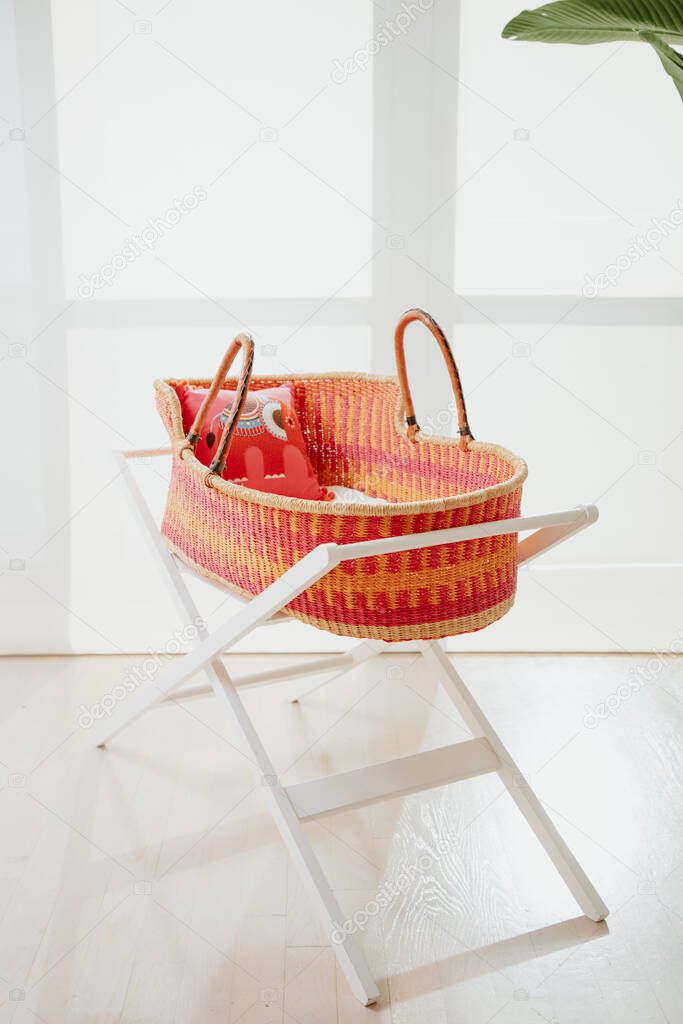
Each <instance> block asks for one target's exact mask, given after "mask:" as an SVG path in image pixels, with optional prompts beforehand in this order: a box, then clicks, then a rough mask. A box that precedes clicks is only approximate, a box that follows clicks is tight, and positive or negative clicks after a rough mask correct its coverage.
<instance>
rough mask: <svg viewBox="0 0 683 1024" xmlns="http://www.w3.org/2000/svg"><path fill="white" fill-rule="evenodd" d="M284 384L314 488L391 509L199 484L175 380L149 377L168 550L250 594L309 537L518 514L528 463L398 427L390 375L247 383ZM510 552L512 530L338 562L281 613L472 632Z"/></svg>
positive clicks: (386, 630)
mask: <svg viewBox="0 0 683 1024" xmlns="http://www.w3.org/2000/svg"><path fill="white" fill-rule="evenodd" d="M423 316H426V314H423ZM284 382H286V383H287V384H288V385H289V386H290V387H291V389H292V392H293V395H294V403H295V408H296V413H297V416H298V418H299V422H300V425H301V429H302V431H303V434H304V438H305V440H306V444H307V448H308V453H309V456H310V459H311V462H312V464H313V468H314V469H315V471H316V473H317V475H318V478H319V480H320V483H321V484H322V485H323V486H332V485H335V484H337V485H343V486H346V487H350V488H354V489H356V490H360V491H363V492H365V493H366V494H368V495H370V496H372V497H376V498H380V499H383V501H385V502H387V504H382V505H370V504H344V503H341V502H338V501H334V502H315V501H305V500H302V499H299V498H286V497H280V496H277V495H272V494H265V493H263V492H261V491H254V490H249V489H247V488H245V487H242V486H241V485H239V484H234V483H230V482H229V481H225V480H222V479H220V478H217V477H216V476H215V475H214V477H213V478H212V480H211V486H207V475H208V473H209V471H208V470H207V467H206V466H204V465H202V464H201V463H200V462H199V461H198V460H197V458H196V457H195V455H194V453H193V452H192V451H191V450H188V449H187V444H186V439H185V437H184V434H183V425H182V418H181V412H180V404H179V401H178V396H177V394H176V391H175V385H176V384H179V383H181V382H180V381H174V380H167V381H157V382H156V383H155V389H156V400H157V406H158V409H159V413H160V415H161V418H162V420H163V422H164V424H165V426H166V429H167V431H168V433H169V436H170V438H171V441H172V444H173V449H174V457H173V468H172V477H171V483H170V488H169V493H168V501H167V506H166V512H165V515H164V520H163V526H162V530H163V533H164V536H165V537H166V540H167V542H168V544H169V547H170V548H171V550H172V551H173V552H174V553H175V554H177V555H178V556H179V557H180V558H181V559H182V560H183V561H185V562H186V563H187V564H189V565H191V566H192V567H193V568H194V569H196V570H197V571H198V572H199V573H201V574H203V575H205V576H207V577H209V578H210V579H213V580H215V581H218V582H220V583H223V584H225V585H226V586H228V587H229V588H231V589H233V590H235V591H236V592H238V593H240V594H242V595H245V596H251V595H256V594H258V593H260V592H261V591H262V590H263V589H264V588H265V587H267V586H268V585H269V584H271V583H273V582H274V581H275V580H276V579H278V577H279V576H281V575H282V573H283V572H285V570H286V569H288V568H290V567H291V566H292V565H294V564H295V563H296V562H297V561H298V560H299V559H301V558H302V557H303V556H304V555H305V554H307V553H308V552H309V551H310V550H312V549H313V548H314V547H316V545H318V544H323V543H329V542H336V543H346V542H354V541H359V540H371V539H376V538H380V537H390V536H402V535H406V534H411V533H421V532H424V531H431V530H441V529H447V528H449V527H453V526H462V525H466V524H470V523H480V522H488V521H491V520H499V519H508V518H513V517H515V516H517V515H519V511H520V503H521V495H522V484H523V482H524V479H525V477H526V466H525V464H524V462H523V461H522V460H521V459H519V458H518V457H517V456H515V455H513V454H511V453H510V452H508V451H506V450H505V449H503V448H499V447H498V446H496V445H491V444H484V443H480V442H476V441H473V440H471V438H470V437H468V438H466V439H465V440H463V438H462V437H461V438H460V439H458V438H444V437H430V436H426V435H423V434H421V433H420V432H419V431H417V433H415V431H414V430H413V431H410V430H409V429H406V415H405V413H406V404H407V403H406V401H405V390H404V391H403V393H402V390H401V387H400V385H399V381H398V380H397V379H396V378H393V377H389V378H384V377H374V376H364V375H344V374H336V375H335V374H329V375H313V376H291V377H287V378H275V377H254V378H252V379H251V383H250V385H249V387H250V389H251V390H254V389H259V388H267V387H274V386H276V385H278V384H282V383H284ZM183 383H190V384H194V385H197V386H202V387H207V386H208V384H209V383H210V382H208V381H206V380H195V381H187V380H184V381H183ZM458 384H459V381H458ZM409 419H412V420H414V417H409ZM461 433H462V431H461ZM516 551H517V537H516V535H514V534H509V535H505V536H500V537H490V538H484V539H480V540H473V541H465V542H461V543H458V544H449V545H442V546H440V547H434V548H422V549H413V550H410V551H407V552H403V553H400V554H392V555H379V556H373V557H371V558H366V559H358V560H355V561H350V562H344V563H342V564H341V565H339V566H337V567H336V568H335V569H333V570H332V571H331V572H330V573H329V574H328V575H327V576H325V577H323V579H321V580H320V581H319V582H318V583H315V584H313V585H312V586H311V587H309V589H308V590H306V591H305V592H304V593H303V594H301V595H300V596H299V597H297V598H296V599H295V600H293V601H292V602H291V603H290V604H289V605H287V606H286V607H285V608H284V609H283V611H284V612H285V613H286V614H288V615H291V616H294V617H295V618H298V619H301V620H303V621H304V622H307V623H310V624H311V625H314V626H317V627H319V628H321V629H326V630H329V631H330V632H332V633H337V634H340V635H343V636H352V637H361V638H374V639H379V640H386V641H399V640H413V639H424V640H426V639H433V638H437V637H445V636H451V635H454V634H457V633H465V632H470V631H474V630H477V629H481V628H483V627H484V626H487V625H489V624H490V623H491V622H494V621H495V620H496V619H498V618H500V617H501V616H502V615H504V614H505V612H506V611H507V610H508V609H509V608H510V607H511V605H512V603H513V601H514V595H515V588H516V577H517V563H516Z"/></svg>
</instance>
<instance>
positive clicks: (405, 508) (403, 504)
mask: <svg viewBox="0 0 683 1024" xmlns="http://www.w3.org/2000/svg"><path fill="white" fill-rule="evenodd" d="M321 380H349V381H359V380H360V381H368V382H372V383H376V384H392V385H394V386H395V387H396V388H397V390H398V394H397V399H396V404H395V407H394V429H395V430H396V432H397V433H398V434H399V435H400V436H401V437H403V438H405V439H406V440H408V438H407V433H406V425H405V423H404V417H403V416H402V411H403V400H402V398H401V392H400V387H399V381H398V377H396V376H381V375H379V374H372V373H343V372H336V373H290V374H288V375H287V376H286V377H281V376H279V375H273V374H258V375H254V376H253V377H252V378H251V382H252V384H258V383H262V384H263V385H264V386H268V385H270V386H276V385H277V383H278V382H279V383H280V384H281V385H286V384H287V383H288V381H302V382H305V381H321ZM231 383H235V378H233V377H228V378H227V379H226V384H231ZM177 384H186V385H189V386H190V387H210V385H211V380H209V379H207V378H206V377H167V378H164V379H157V380H155V381H154V390H155V392H157V393H158V394H159V395H163V396H164V397H165V398H167V399H169V400H170V413H171V426H172V431H173V434H172V441H173V442H174V445H173V448H174V451H173V458H180V459H181V461H182V462H183V464H184V465H185V466H186V467H187V469H188V470H190V472H191V473H192V474H193V475H194V476H196V477H199V478H200V479H201V480H202V481H204V482H206V478H207V477H208V476H213V477H214V478H215V479H214V480H213V481H212V483H211V490H214V491H218V492H219V493H222V494H227V495H228V496H229V497H232V498H237V499H239V500H241V501H245V502H248V503H250V504H253V505H266V506H268V507H270V508H276V509H282V510H283V511H289V512H312V513H316V514H317V515H336V516H365V517H373V518H381V517H383V516H397V515H403V516H405V515H418V514H420V513H425V512H426V513H429V512H443V511H448V510H450V509H456V508H467V507H468V506H471V505H480V504H483V503H484V502H486V501H489V500H491V499H492V498H498V497H500V496H501V495H503V494H509V493H510V492H512V491H516V490H517V489H518V488H521V486H522V484H523V483H524V481H525V480H526V478H527V476H528V468H527V464H526V462H525V461H524V459H522V458H520V456H519V455H515V454H514V452H511V451H509V450H508V449H507V448H503V447H502V446H501V445H497V444H493V443H491V442H488V441H470V442H469V443H468V445H467V449H468V450H469V451H484V452H492V453H493V454H495V455H498V456H499V457H500V458H502V459H503V460H504V461H506V462H507V463H508V464H509V465H510V466H511V467H512V469H513V474H512V476H511V477H510V478H509V479H508V480H504V481H502V482H501V483H499V484H491V485H490V486H488V487H482V488H480V489H479V490H476V491H467V492H466V493H464V494H458V495H454V496H453V497H449V498H426V499H424V500H422V501H397V502H386V503H382V504H381V505H368V504H360V503H357V502H356V503H354V502H342V501H336V500H335V501H312V500H310V499H308V498H292V497H287V496H285V495H282V494H271V493H269V492H267V491H257V490H254V489H253V488H251V487H245V486H244V485H243V484H235V483H232V482H231V481H230V480H223V478H222V477H216V474H211V473H210V471H209V467H208V466H205V465H203V463H201V462H200V461H199V459H198V458H197V456H196V455H195V454H194V452H192V451H186V452H185V454H184V455H183V456H180V454H179V450H178V449H179V445H180V444H183V443H184V441H185V433H184V430H183V420H182V413H181V408H180V399H179V398H178V395H177V392H176V390H175V387H174V385H177ZM411 443H415V444H426V445H438V446H441V447H444V446H445V447H454V448H459V447H460V438H458V437H443V436H438V435H433V434H423V433H422V432H421V431H418V433H417V434H416V435H415V438H414V440H413V441H412V442H411Z"/></svg>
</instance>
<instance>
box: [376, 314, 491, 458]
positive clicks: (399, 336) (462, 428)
mask: <svg viewBox="0 0 683 1024" xmlns="http://www.w3.org/2000/svg"><path fill="white" fill-rule="evenodd" d="M415 320H418V321H419V322H420V323H422V324H424V325H425V327H427V328H428V329H429V330H430V331H431V333H432V335H433V336H434V337H435V338H436V341H437V343H438V345H439V348H440V349H441V354H442V356H443V357H444V360H445V362H446V367H447V368H448V376H449V377H450V380H451V386H452V388H453V396H454V398H455V404H456V408H457V411H458V433H459V434H460V447H461V448H467V442H468V441H473V440H474V437H473V435H472V431H471V430H470V425H469V423H468V421H467V409H466V408H465V399H464V397H463V393H462V384H461V383H460V374H459V373H458V368H457V366H456V365H455V359H454V358H453V353H452V352H451V347H450V345H449V344H448V341H447V340H446V335H445V334H444V333H443V331H442V330H441V328H440V327H439V325H438V324H437V322H436V320H433V319H432V317H431V316H430V315H429V313H425V311H424V310H423V309H409V310H408V311H407V313H404V314H403V316H402V317H401V319H400V320H399V322H398V324H397V325H396V331H395V334H394V348H395V352H396V370H397V372H398V379H399V383H400V385H401V392H402V394H403V404H404V407H405V413H406V425H407V428H408V429H407V434H408V438H409V439H410V440H411V441H414V440H415V435H416V434H417V432H418V430H419V429H420V427H419V425H418V422H417V419H416V418H415V406H414V405H413V397H412V395H411V393H410V385H409V383H408V371H407V369H406V354H405V343H404V335H405V331H406V327H407V326H408V324H411V323H413V322H414V321H415Z"/></svg>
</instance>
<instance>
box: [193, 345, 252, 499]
mask: <svg viewBox="0 0 683 1024" xmlns="http://www.w3.org/2000/svg"><path fill="white" fill-rule="evenodd" d="M240 349H242V353H243V358H242V369H241V371H240V375H239V380H238V381H237V392H236V394H235V400H234V402H233V404H232V408H231V410H230V415H229V416H228V419H227V420H226V423H225V426H224V427H223V433H222V434H221V439H220V441H219V443H218V448H217V449H216V455H215V457H214V458H213V460H212V462H211V465H210V466H209V472H208V473H207V475H206V478H205V482H206V483H207V485H208V486H211V478H212V475H213V474H216V475H218V476H221V475H222V473H223V470H224V468H225V462H226V459H227V457H228V451H229V449H230V444H231V441H232V438H233V434H234V432H235V429H236V427H237V422H238V420H239V418H240V415H241V413H242V409H243V408H244V403H245V401H246V398H247V390H248V388H249V382H250V380H251V371H252V369H253V366H254V342H253V339H252V338H250V337H249V335H248V334H238V335H237V337H236V338H234V340H233V341H232V342H231V343H230V346H229V348H228V351H227V352H226V353H225V355H224V356H223V358H222V359H221V362H220V365H219V367H218V369H217V370H216V375H215V377H214V378H213V381H212V382H211V387H210V388H209V390H208V392H207V394H206V396H205V397H204V400H203V402H202V404H201V405H200V407H199V410H198V412H197V415H196V416H195V420H194V423H193V424H192V426H191V427H190V430H189V432H188V435H187V437H186V438H185V445H184V447H183V449H182V451H181V452H180V457H181V458H182V453H183V451H185V450H186V449H188V448H189V449H190V450H191V451H194V448H195V445H196V444H197V441H198V440H199V438H200V437H201V434H202V427H203V425H204V420H205V418H206V414H207V411H208V409H209V407H210V406H211V404H212V403H213V401H214V399H215V398H216V395H217V394H218V392H219V391H220V390H221V388H222V387H223V385H224V384H225V379H226V377H227V375H228V370H229V369H230V367H231V366H232V364H233V362H234V361H235V356H236V355H237V353H238V352H239V350H240ZM226 408H227V405H226Z"/></svg>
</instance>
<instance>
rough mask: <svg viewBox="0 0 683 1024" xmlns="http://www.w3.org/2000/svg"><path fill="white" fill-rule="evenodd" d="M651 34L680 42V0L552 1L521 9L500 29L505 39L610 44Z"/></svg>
mask: <svg viewBox="0 0 683 1024" xmlns="http://www.w3.org/2000/svg"><path fill="white" fill-rule="evenodd" d="M643 32H648V33H654V34H655V35H657V36H658V37H660V38H661V39H662V41H664V42H668V43H677V42H678V43H683V3H681V2H680V0H556V2H555V3H552V4H545V5H544V6H543V7H537V8H536V9H535V10H533V11H522V13H521V14H518V15H517V17H516V18H513V19H512V20H511V21H509V22H508V23H507V25H506V26H505V28H504V29H503V36H504V38H506V39H524V40H528V41H530V42H538V43H584V44H589V43H610V42H615V41H619V40H628V39H633V40H638V39H639V38H642V33H643Z"/></svg>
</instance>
